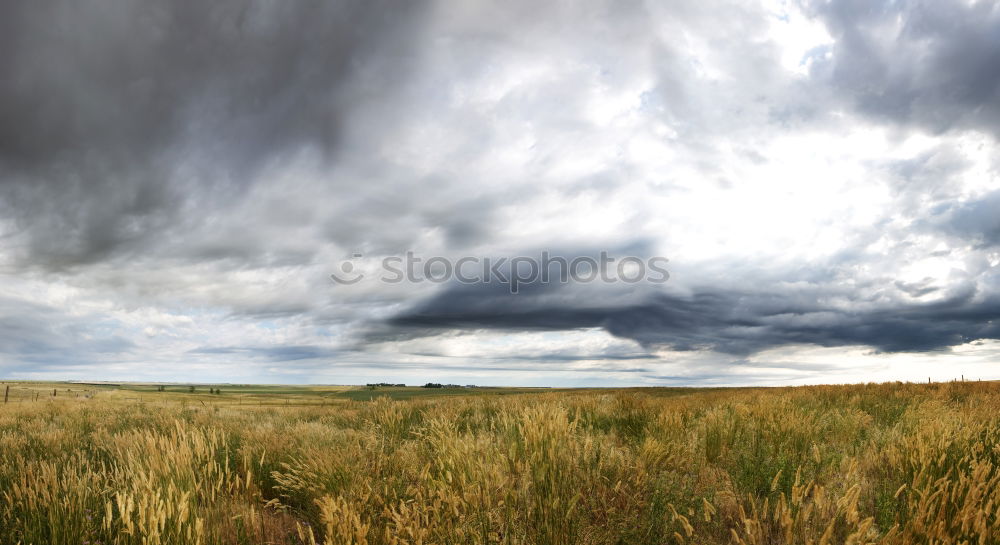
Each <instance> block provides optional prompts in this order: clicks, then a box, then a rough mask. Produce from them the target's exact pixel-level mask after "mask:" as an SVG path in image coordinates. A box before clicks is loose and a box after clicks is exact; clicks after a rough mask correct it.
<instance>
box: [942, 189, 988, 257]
mask: <svg viewBox="0 0 1000 545" xmlns="http://www.w3.org/2000/svg"><path fill="white" fill-rule="evenodd" d="M934 223H937V225H938V226H939V227H940V228H942V229H943V230H944V231H945V232H946V233H949V234H952V235H954V236H957V237H958V238H959V239H960V240H963V241H964V242H966V243H967V244H969V245H971V246H977V247H984V248H995V247H997V246H1000V190H998V191H993V192H991V193H988V194H986V195H984V196H982V197H981V198H978V199H973V200H970V201H968V202H962V203H955V204H952V205H950V206H948V207H946V208H945V209H944V210H943V211H939V214H938V220H937V221H936V222H934Z"/></svg>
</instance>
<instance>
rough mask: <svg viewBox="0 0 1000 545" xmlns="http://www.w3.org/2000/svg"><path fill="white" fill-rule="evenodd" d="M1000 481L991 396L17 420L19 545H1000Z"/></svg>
mask: <svg viewBox="0 0 1000 545" xmlns="http://www.w3.org/2000/svg"><path fill="white" fill-rule="evenodd" d="M668 393H669V394H670V395H665V394H668ZM149 397H150V399H156V398H155V397H153V396H152V395H150V396H149ZM998 463H1000V385H998V384H995V383H989V382H984V383H978V382H969V383H947V384H934V385H926V384H900V383H895V384H879V385H875V384H872V385H857V386H817V387H802V388H785V389H766V390H765V389H752V390H714V391H698V392H692V393H690V394H687V395H677V392H675V391H670V392H667V391H661V390H656V389H648V390H629V391H608V390H596V391H576V392H559V393H546V394H529V395H506V396H479V397H456V396H452V397H448V398H440V399H430V398H428V399H414V400H409V401H392V400H389V399H379V400H376V401H374V402H356V401H348V400H343V401H340V402H338V403H336V404H324V405H318V406H305V407H303V406H299V407H296V406H294V405H292V406H276V407H259V406H239V405H236V406H234V405H227V406H223V407H219V406H212V405H211V404H204V405H203V404H200V403H188V404H186V405H181V404H176V403H175V404H170V403H148V402H147V403H137V402H135V401H134V400H131V401H130V400H129V398H128V396H125V395H117V396H112V395H108V396H105V397H101V396H97V397H96V398H91V397H88V396H83V397H70V396H63V397H58V396H57V397H56V398H54V399H52V398H48V399H42V400H39V401H34V399H33V398H32V400H31V402H21V403H10V404H7V405H3V406H0V544H2V545H6V544H11V545H13V544H21V545H29V544H30V545H42V544H73V545H84V544H86V545H94V544H98V543H99V544H104V545H112V544H122V545H124V544H144V545H159V544H162V545H167V544H188V543H192V544H197V543H202V544H216V543H219V544H237V543H240V544H263V543H283V544H296V543H301V544H314V543H315V544H370V545H376V544H399V545H403V544H433V543H439V544H445V543H463V544H464V543H473V544H489V543H497V544H526V545H529V544H539V545H542V544H544V545H549V544H552V545H555V544H571V543H582V544H599V543H601V544H603V543H625V544H633V543H637V544H644V543H650V544H652V543H708V544H713V543H717V544H722V543H735V544H753V545H758V544H778V543H803V544H807V543H814V544H817V545H820V544H831V545H832V544H841V543H878V544H886V545H890V544H906V543H935V544H948V543H955V544H958V543H969V544H988V543H1000V471H998Z"/></svg>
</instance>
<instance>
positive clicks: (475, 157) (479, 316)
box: [0, 0, 1000, 386]
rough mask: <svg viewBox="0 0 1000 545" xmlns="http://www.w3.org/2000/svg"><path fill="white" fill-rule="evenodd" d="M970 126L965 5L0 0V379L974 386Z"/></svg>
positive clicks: (975, 89)
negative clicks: (475, 272)
mask: <svg viewBox="0 0 1000 545" xmlns="http://www.w3.org/2000/svg"><path fill="white" fill-rule="evenodd" d="M998 138H1000V4H997V3H996V2H989V1H979V2H975V1H971V2H970V1H966V0H957V1H952V0H937V1H932V2H916V1H914V2H907V1H892V2H875V1H870V0H856V1H854V0H852V1H843V2H838V1H834V2H823V1H819V2H784V1H766V2H763V3H757V2H752V1H747V2H720V1H711V2H706V1H704V0H681V1H667V2H662V1H660V2H655V1H654V2H640V1H626V2H622V1H611V0H609V1H606V2H601V1H583V2H537V1H530V2H529V1H523V2H522V1H519V0H515V1H511V0H504V1H497V2H486V1H469V2H465V1H434V0H417V1H405V2H403V1H399V2H394V1H300V2H285V1H278V0H273V1H253V0H215V1H213V2H160V1H153V0H54V1H49V2H37V1H32V0H12V1H5V2H3V3H2V4H0V376H3V377H7V378H32V379H34V378H38V379H107V380H156V381H198V382H209V381H217V382H265V383H278V382H280V383H286V382H287V383H301V382H313V383H335V384H358V383H366V382H381V381H389V382H407V383H411V384H418V383H423V382H427V381H438V382H458V383H463V384H465V383H476V384H497V385H500V384H506V385H553V386H559V385H582V386H613V385H626V384H631V385H661V384H662V385H675V384H690V385H717V384H720V385H721V384H800V383H833V382H857V381H871V380H920V381H924V380H927V378H928V377H932V378H934V379H935V380H947V379H951V378H954V377H958V376H959V375H960V374H964V375H965V376H966V378H983V379H987V378H1000V278H998V274H997V272H998V271H1000V153H998V151H1000V147H998V143H997V142H998ZM541 251H548V252H551V253H552V254H555V255H559V256H566V257H578V256H596V255H597V254H599V253H600V252H601V251H606V252H610V253H611V254H613V255H616V256H619V257H621V256H627V255H634V256H639V257H642V258H643V259H646V258H650V257H653V256H660V257H664V258H666V259H669V263H668V265H667V267H666V268H667V269H668V270H669V280H668V281H667V282H665V283H657V282H638V283H622V282H618V283H608V282H570V283H567V284H562V283H551V284H544V285H543V284H541V283H537V284H531V285H528V286H526V288H527V289H523V290H521V291H519V293H517V294H516V295H512V294H511V293H510V292H509V290H506V289H499V288H502V287H501V286H498V285H497V284H496V283H495V282H494V283H491V282H481V283H472V284H464V283H458V282H454V281H452V282H443V283H432V282H403V283H399V284H387V283H384V282H382V281H381V280H380V279H379V266H380V263H381V261H382V260H383V259H384V258H386V257H391V256H401V255H405V254H406V252H413V254H414V255H416V256H422V257H423V258H425V259H426V258H428V257H431V256H442V257H447V258H450V259H458V258H460V257H463V256H472V257H480V258H481V257H491V258H494V259H496V258H500V257H511V256H517V255H538V253H539V252H541ZM345 260H347V261H349V262H350V263H351V267H353V269H352V271H353V272H355V273H357V272H363V273H365V275H366V276H365V277H364V278H363V279H362V280H361V281H359V282H357V283H355V284H352V285H343V284H337V283H335V282H334V281H333V280H332V279H331V277H330V274H331V273H338V272H341V271H342V270H343V269H342V264H343V263H344V262H345Z"/></svg>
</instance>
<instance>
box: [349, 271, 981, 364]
mask: <svg viewBox="0 0 1000 545" xmlns="http://www.w3.org/2000/svg"><path fill="white" fill-rule="evenodd" d="M755 283H756V282H755ZM900 289H901V290H902V291H904V292H907V293H909V294H911V295H912V294H913V292H914V290H918V291H919V290H921V288H920V287H919V286H918V287H910V286H906V285H904V286H902V287H901V288H900ZM921 293H929V291H927V289H926V288H923V291H922V292H921ZM840 297H848V298H849V301H847V302H846V303H845V302H843V301H841V302H838V303H834V302H833V301H835V300H837V299H838V298H840ZM387 324H388V325H389V326H391V327H392V328H394V329H390V330H388V331H387V330H377V333H375V334H374V335H373V336H372V337H371V338H370V339H369V340H370V341H381V342H384V341H386V340H389V339H391V338H392V335H393V334H396V333H398V334H401V335H403V336H412V335H434V334H437V333H440V332H442V331H448V330H452V329H461V330H477V329H486V330H489V329H496V330H506V331H559V330H573V329H587V328H602V329H604V330H606V331H607V332H609V333H611V334H612V335H615V336H617V337H623V338H628V339H633V340H635V341H638V342H639V343H641V344H642V345H644V346H647V347H668V348H670V349H673V350H678V351H692V350H710V351H716V352H723V353H727V354H733V355H749V354H754V353H756V352H760V351H762V350H766V349H770V348H776V347H781V346H786V345H817V346H823V347H837V346H859V345H860V346H869V347H872V348H873V349H875V350H876V351H879V352H924V351H934V350H943V349H947V348H949V347H952V346H956V345H959V344H963V343H967V342H971V341H975V340H981V339H1000V297H996V296H995V295H983V294H978V293H977V290H976V288H975V286H973V285H967V286H965V287H963V288H962V289H957V290H952V291H951V292H949V293H947V294H945V295H944V296H943V297H942V298H941V299H939V300H936V301H934V302H930V303H906V302H902V301H895V302H894V301H886V300H885V293H884V292H883V293H877V294H875V295H874V296H873V297H871V298H870V299H867V300H865V299H861V298H860V296H859V294H858V293H856V292H855V291H854V290H846V289H845V288H837V287H835V286H830V285H815V284H814V285H809V286H808V287H806V288H802V287H796V286H795V283H794V282H790V281H789V282H788V283H786V284H784V285H775V286H773V287H772V288H771V289H766V286H761V287H758V288H756V289H748V288H743V289H734V288H725V287H722V288H713V287H701V288H698V289H695V290H693V291H692V292H691V293H687V294H680V293H669V292H658V293H639V294H633V296H631V297H623V295H622V293H621V292H617V291H614V290H612V291H609V290H608V289H607V288H606V287H604V286H596V285H595V286H568V287H567V286H564V285H558V284H549V285H541V284H538V285H535V286H532V287H531V288H530V289H525V290H522V291H521V292H520V293H518V294H511V293H510V292H509V290H507V289H506V288H505V286H501V285H495V284H494V285H483V284H480V285H473V286H458V287H454V288H452V289H448V290H445V291H443V292H441V293H440V294H438V295H436V296H434V297H432V298H430V299H429V300H427V301H424V302H422V303H420V304H418V305H416V306H415V307H414V308H411V309H408V310H406V311H404V312H401V313H400V314H398V315H397V316H394V317H392V318H391V319H389V320H388V321H387Z"/></svg>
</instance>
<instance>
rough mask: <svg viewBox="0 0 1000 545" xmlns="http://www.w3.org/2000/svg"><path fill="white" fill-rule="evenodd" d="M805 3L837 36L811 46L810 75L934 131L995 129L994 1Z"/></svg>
mask: <svg viewBox="0 0 1000 545" xmlns="http://www.w3.org/2000/svg"><path fill="white" fill-rule="evenodd" d="M808 6H809V9H810V11H811V12H812V13H813V14H814V15H815V16H817V17H819V18H820V19H821V20H822V21H823V22H824V23H825V24H826V26H827V28H828V30H829V32H830V34H831V35H832V36H833V38H834V40H835V42H834V44H833V45H832V46H831V47H829V48H823V49H821V50H818V51H815V52H814V53H813V55H814V63H813V64H812V76H813V78H814V79H816V80H817V81H819V82H821V83H822V84H823V85H824V86H830V87H831V88H832V89H834V90H835V91H836V92H838V93H841V94H842V96H843V97H844V98H846V99H847V100H848V101H849V103H850V104H852V105H853V106H855V107H856V108H857V109H858V110H859V111H860V112H862V113H864V114H866V115H870V116H872V117H874V118H876V119H879V120H883V121H890V122H893V123H899V124H903V125H907V126H915V127H920V128H923V129H926V130H928V131H931V132H934V133H940V132H944V131H947V130H950V129H979V130H982V131H985V132H989V133H992V134H993V135H995V136H996V135H1000V65H998V63H997V59H998V58H1000V39H998V36H1000V9H998V8H997V4H996V3H995V2H990V1H977V2H966V1H963V0H943V1H935V2H922V1H918V0H913V1H900V2H897V1H877V2H869V1H867V0H842V1H834V2H827V1H817V2H810V3H809V4H808ZM826 53H830V55H829V57H827V56H826Z"/></svg>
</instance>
